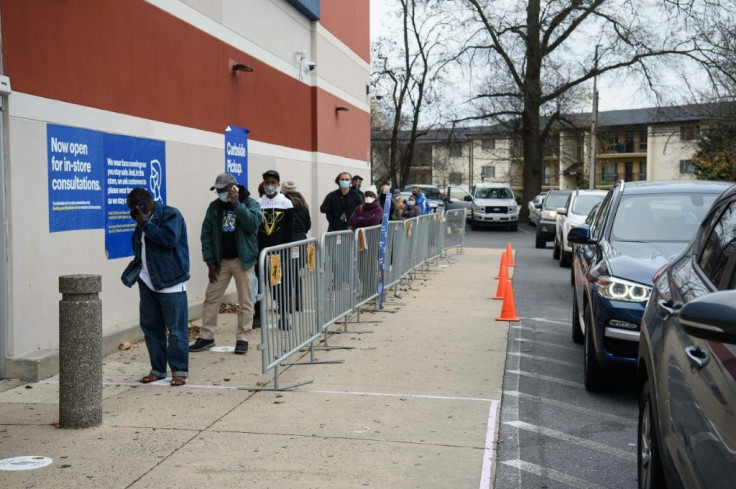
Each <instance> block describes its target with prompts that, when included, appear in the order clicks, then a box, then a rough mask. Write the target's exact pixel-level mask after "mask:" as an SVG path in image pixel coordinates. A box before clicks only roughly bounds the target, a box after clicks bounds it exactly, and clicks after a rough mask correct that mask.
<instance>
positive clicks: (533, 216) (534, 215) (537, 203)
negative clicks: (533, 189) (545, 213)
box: [527, 192, 547, 226]
mask: <svg viewBox="0 0 736 489" xmlns="http://www.w3.org/2000/svg"><path fill="white" fill-rule="evenodd" d="M546 196H547V192H542V193H541V194H539V195H537V196H536V197H534V199H532V200H530V201H529V204H528V205H527V209H528V210H529V225H530V226H536V225H537V224H538V223H539V211H540V209H541V208H542V202H543V201H544V198H545V197H546Z"/></svg>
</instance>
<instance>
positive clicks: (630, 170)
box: [624, 161, 634, 182]
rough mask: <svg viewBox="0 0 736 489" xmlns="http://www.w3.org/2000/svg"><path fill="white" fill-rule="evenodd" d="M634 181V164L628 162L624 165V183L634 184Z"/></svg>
mask: <svg viewBox="0 0 736 489" xmlns="http://www.w3.org/2000/svg"><path fill="white" fill-rule="evenodd" d="M633 180H634V162H633V161H627V162H626V163H624V181H626V182H632V181H633Z"/></svg>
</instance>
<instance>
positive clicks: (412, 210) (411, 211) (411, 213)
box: [403, 194, 422, 219]
mask: <svg viewBox="0 0 736 489" xmlns="http://www.w3.org/2000/svg"><path fill="white" fill-rule="evenodd" d="M421 215H422V211H421V210H420V209H419V206H417V197H416V195H414V194H412V195H410V196H409V199H408V200H407V201H406V208H405V209H404V214H403V216H404V219H411V218H412V217H417V216H421Z"/></svg>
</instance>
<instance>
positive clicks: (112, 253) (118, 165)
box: [104, 134, 166, 259]
mask: <svg viewBox="0 0 736 489" xmlns="http://www.w3.org/2000/svg"><path fill="white" fill-rule="evenodd" d="M104 155H105V198H106V201H105V249H106V250H107V257H108V258H109V259H113V258H122V257H125V256H131V255H132V254H133V245H132V242H131V237H132V235H133V230H134V229H135V226H136V222H135V221H134V220H133V219H131V217H130V209H128V205H127V201H126V200H127V196H128V194H129V193H130V191H131V190H133V189H134V188H136V187H144V188H146V189H147V190H148V191H149V192H150V193H151V195H152V196H153V200H154V201H155V202H156V203H158V204H165V203H166V145H165V143H164V142H163V141H156V140H153V139H143V138H136V137H131V136H121V135H117V134H105V137H104Z"/></svg>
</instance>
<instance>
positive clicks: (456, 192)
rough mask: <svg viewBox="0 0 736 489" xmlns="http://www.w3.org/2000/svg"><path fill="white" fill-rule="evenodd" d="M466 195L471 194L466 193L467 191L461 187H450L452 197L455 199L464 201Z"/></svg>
mask: <svg viewBox="0 0 736 489" xmlns="http://www.w3.org/2000/svg"><path fill="white" fill-rule="evenodd" d="M466 195H470V194H469V193H468V192H466V191H465V189H462V188H460V187H450V197H452V198H453V199H460V200H463V199H464V198H465V196H466Z"/></svg>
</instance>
